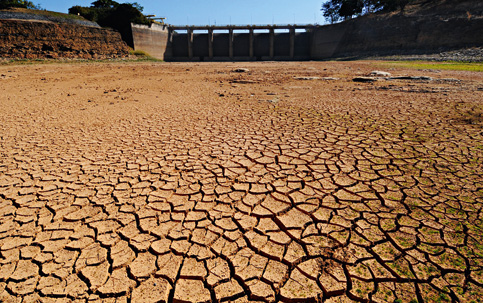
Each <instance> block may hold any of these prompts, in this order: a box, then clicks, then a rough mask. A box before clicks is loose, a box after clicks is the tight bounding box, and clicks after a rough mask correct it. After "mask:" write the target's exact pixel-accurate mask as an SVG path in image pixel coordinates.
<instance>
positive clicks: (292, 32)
mask: <svg viewBox="0 0 483 303" xmlns="http://www.w3.org/2000/svg"><path fill="white" fill-rule="evenodd" d="M159 27H161V26H159V25H153V26H151V27H148V26H140V25H133V26H132V29H133V39H134V41H135V42H134V44H135V49H141V50H144V51H146V52H147V53H149V54H150V55H152V56H154V57H156V58H160V59H163V60H166V61H248V60H250V61H256V60H325V59H329V58H364V57H367V56H377V55H392V54H424V53H438V52H440V51H441V50H452V49H459V48H469V47H481V46H483V35H481V34H480V33H483V18H468V17H467V16H463V17H460V16H457V17H451V18H447V19H441V18H432V19H428V18H426V17H425V16H405V15H400V14H398V15H394V16H391V17H385V16H384V15H383V16H382V17H381V16H379V15H368V16H362V17H360V18H357V19H353V20H348V21H346V22H341V23H338V24H332V25H324V26H314V25H267V26H249V25H247V26H167V27H162V28H159Z"/></svg>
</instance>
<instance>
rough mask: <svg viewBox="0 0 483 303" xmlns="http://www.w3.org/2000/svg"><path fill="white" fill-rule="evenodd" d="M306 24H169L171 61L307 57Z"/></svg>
mask: <svg viewBox="0 0 483 303" xmlns="http://www.w3.org/2000/svg"><path fill="white" fill-rule="evenodd" d="M312 32H313V26H309V25H285V26H284V25H267V26H256V25H252V26H186V27H181V26H170V27H168V47H169V46H171V50H170V51H171V53H170V54H169V56H168V57H169V58H170V60H173V61H205V60H207V61H227V60H230V61H243V60H250V61H260V60H308V59H310V57H311V54H310V50H311V43H312V39H311V34H312Z"/></svg>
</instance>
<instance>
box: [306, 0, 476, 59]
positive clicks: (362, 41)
mask: <svg viewBox="0 0 483 303" xmlns="http://www.w3.org/2000/svg"><path fill="white" fill-rule="evenodd" d="M481 32H483V2H481V1H477V0H441V1H436V2H430V3H428V1H419V2H416V3H415V4H413V5H408V6H407V7H406V8H405V9H404V10H403V11H396V12H391V13H376V14H369V15H366V16H363V17H360V18H356V19H352V20H348V21H345V22H341V23H338V24H333V25H328V26H322V27H320V28H319V29H317V31H316V32H315V33H314V44H313V52H312V54H313V57H314V58H315V59H326V58H333V57H338V58H367V57H371V58H374V57H378V56H387V55H398V56H401V55H422V54H432V55H434V54H440V53H443V54H447V55H443V56H432V58H435V59H442V60H444V59H450V60H462V61H481V54H482V52H481V51H479V49H480V48H481V47H483V39H482V37H483V36H482V35H481V34H480V33H481ZM467 49H471V51H470V52H468V51H462V50H467ZM455 50H458V51H457V52H455V53H454V51H455ZM450 51H453V53H447V52H450ZM475 52H476V54H471V53H475ZM432 58H429V59H432Z"/></svg>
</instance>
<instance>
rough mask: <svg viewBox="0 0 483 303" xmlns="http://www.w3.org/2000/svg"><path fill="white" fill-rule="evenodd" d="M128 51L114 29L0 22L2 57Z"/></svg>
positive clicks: (112, 54)
mask: <svg viewBox="0 0 483 303" xmlns="http://www.w3.org/2000/svg"><path fill="white" fill-rule="evenodd" d="M128 54H129V48H128V47H127V45H126V44H125V43H124V42H123V41H122V39H121V35H120V34H119V33H118V32H116V31H113V30H109V29H104V28H96V27H87V26H80V25H73V24H67V23H53V22H45V21H44V22H41V21H24V20H0V57H4V58H26V59H37V58H82V59H104V58H114V57H126V56H128Z"/></svg>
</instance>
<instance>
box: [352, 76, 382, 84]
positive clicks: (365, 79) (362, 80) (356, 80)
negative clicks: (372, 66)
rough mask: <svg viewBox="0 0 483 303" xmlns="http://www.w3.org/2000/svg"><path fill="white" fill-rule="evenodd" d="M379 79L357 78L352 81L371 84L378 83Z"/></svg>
mask: <svg viewBox="0 0 483 303" xmlns="http://www.w3.org/2000/svg"><path fill="white" fill-rule="evenodd" d="M377 80H378V79H377V78H374V77H355V78H353V79H352V81H354V82H364V83H371V82H376V81H377Z"/></svg>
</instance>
